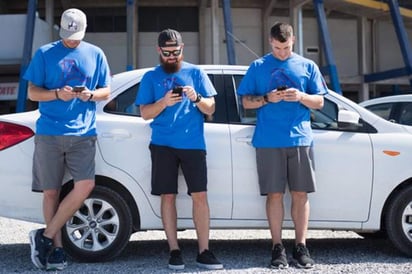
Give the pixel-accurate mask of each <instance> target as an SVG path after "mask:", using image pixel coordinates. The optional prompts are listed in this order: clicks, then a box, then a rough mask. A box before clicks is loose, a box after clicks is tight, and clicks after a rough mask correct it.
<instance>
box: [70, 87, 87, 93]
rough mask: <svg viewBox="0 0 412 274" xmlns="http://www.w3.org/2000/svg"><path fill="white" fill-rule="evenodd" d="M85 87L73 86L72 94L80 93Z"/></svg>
mask: <svg viewBox="0 0 412 274" xmlns="http://www.w3.org/2000/svg"><path fill="white" fill-rule="evenodd" d="M85 89H86V87H85V86H74V87H73V91H74V92H82V91H83V90H85Z"/></svg>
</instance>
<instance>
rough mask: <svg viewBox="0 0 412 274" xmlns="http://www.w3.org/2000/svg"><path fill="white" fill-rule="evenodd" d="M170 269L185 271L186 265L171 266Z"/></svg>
mask: <svg viewBox="0 0 412 274" xmlns="http://www.w3.org/2000/svg"><path fill="white" fill-rule="evenodd" d="M169 269H171V270H183V269H185V265H184V264H183V265H172V264H169Z"/></svg>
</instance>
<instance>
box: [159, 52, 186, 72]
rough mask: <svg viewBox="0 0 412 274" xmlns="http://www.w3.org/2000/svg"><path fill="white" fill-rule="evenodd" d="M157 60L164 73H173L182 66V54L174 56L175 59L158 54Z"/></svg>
mask: <svg viewBox="0 0 412 274" xmlns="http://www.w3.org/2000/svg"><path fill="white" fill-rule="evenodd" d="M159 60H160V64H161V65H162V68H163V70H164V71H165V72H166V73H175V72H178V71H179V70H180V68H181V67H182V61H183V54H181V55H180V56H178V57H176V58H175V59H170V58H163V57H162V55H159Z"/></svg>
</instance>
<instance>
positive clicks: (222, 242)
mask: <svg viewBox="0 0 412 274" xmlns="http://www.w3.org/2000/svg"><path fill="white" fill-rule="evenodd" d="M38 227H41V225H38V224H33V223H27V222H21V221H15V220H11V219H6V218H0V231H1V232H0V233H1V234H0V235H1V237H0V258H1V260H0V273H39V272H41V271H39V270H37V269H36V268H35V267H34V266H33V265H32V263H31V260H30V245H29V241H28V233H29V231H30V230H31V229H35V228H38ZM179 239H180V245H181V249H182V253H183V258H184V261H185V264H186V268H185V270H183V271H176V272H172V271H169V269H167V260H168V250H167V243H166V240H165V237H164V233H163V231H149V232H139V233H135V234H133V235H132V238H131V240H130V242H129V244H128V246H127V247H126V249H125V250H124V252H123V253H122V254H120V256H119V257H117V258H115V259H114V260H112V261H110V262H104V263H80V262H75V261H73V260H71V259H70V258H69V266H68V268H67V269H65V270H63V271H61V273H77V274H78V273H221V274H224V273H274V272H278V273H339V274H342V273H374V274H376V273H385V274H386V273H402V274H404V273H412V259H411V258H407V257H405V256H403V255H402V254H400V253H399V252H398V251H397V250H396V249H395V248H394V247H393V246H392V245H391V244H390V243H389V242H388V241H386V240H376V239H375V240H371V239H363V238H362V237H360V236H359V235H357V234H356V233H353V232H346V231H329V230H321V231H316V230H311V231H309V233H308V240H307V245H308V248H309V250H310V252H311V255H312V257H313V258H314V259H315V261H316V265H315V267H314V268H312V269H310V270H302V269H297V268H295V267H289V268H288V269H286V270H273V269H270V268H269V267H268V265H269V261H270V247H271V243H270V234H269V231H268V230H212V231H211V241H210V249H211V250H212V251H213V252H214V253H215V255H216V256H217V257H218V258H219V259H220V260H221V262H222V263H223V264H224V267H225V269H224V270H219V271H207V270H203V269H200V268H198V267H197V266H196V264H195V258H196V252H197V242H196V240H195V239H196V238H195V232H194V231H193V230H187V231H183V232H179ZM284 239H285V240H284V245H285V247H286V250H287V252H288V256H290V254H291V249H292V246H293V231H290V230H287V231H285V232H284ZM47 273H51V272H47Z"/></svg>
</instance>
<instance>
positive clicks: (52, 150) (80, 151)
mask: <svg viewBox="0 0 412 274" xmlns="http://www.w3.org/2000/svg"><path fill="white" fill-rule="evenodd" d="M96 139H97V138H96V136H82V137H79V136H51V135H36V136H35V138H34V143H35V147H34V155H33V183H32V190H33V191H38V192H40V191H42V190H45V189H59V188H60V187H61V185H62V181H63V177H64V173H65V171H66V169H67V170H68V172H69V173H70V175H71V176H72V177H73V181H74V182H78V181H80V180H89V179H91V180H94V175H95V169H94V168H95V163H94V157H95V154H96Z"/></svg>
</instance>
